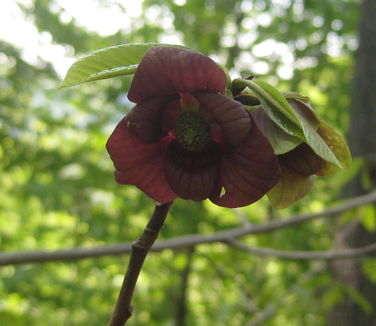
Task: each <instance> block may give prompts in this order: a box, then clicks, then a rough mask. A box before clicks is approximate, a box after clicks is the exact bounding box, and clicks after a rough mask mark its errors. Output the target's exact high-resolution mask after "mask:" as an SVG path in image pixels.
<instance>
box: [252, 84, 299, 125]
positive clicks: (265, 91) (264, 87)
mask: <svg viewBox="0 0 376 326" xmlns="http://www.w3.org/2000/svg"><path fill="white" fill-rule="evenodd" d="M250 82H251V84H255V85H257V86H258V87H256V86H255V85H253V88H252V90H253V91H254V92H255V93H257V94H258V95H260V96H262V97H263V98H264V99H265V100H266V101H267V102H268V103H269V104H271V105H273V106H274V107H276V108H277V109H278V110H279V111H280V112H281V113H282V114H284V116H285V117H286V118H288V119H289V120H290V121H291V122H292V123H294V124H296V125H298V126H299V119H298V117H297V116H296V113H295V111H294V109H293V108H292V107H291V106H290V104H289V103H288V102H287V100H286V99H285V98H284V97H283V95H282V94H281V93H280V92H279V91H278V90H277V89H276V88H275V87H273V86H272V85H270V84H268V83H265V82H263V81H260V80H253V81H250Z"/></svg>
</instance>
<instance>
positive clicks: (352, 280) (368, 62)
mask: <svg viewBox="0 0 376 326" xmlns="http://www.w3.org/2000/svg"><path fill="white" fill-rule="evenodd" d="M350 147H351V152H352V154H353V156H354V157H359V156H361V157H363V158H364V160H365V164H364V168H363V171H362V173H366V174H367V175H368V177H369V180H370V182H369V184H368V186H365V185H364V182H362V181H361V176H360V175H359V176H358V177H356V178H355V179H354V180H353V181H352V182H351V183H350V184H349V185H348V187H347V188H346V189H345V196H357V195H361V194H364V193H366V192H368V191H370V190H371V189H374V188H375V185H376V159H375V153H376V1H375V0H363V1H362V2H361V17H360V26H359V48H358V51H357V54H356V68H355V77H354V81H353V92H352V103H351V125H350ZM374 242H376V233H375V232H368V231H367V230H366V229H365V228H364V227H363V226H362V225H361V224H360V223H359V222H357V221H356V218H355V219H354V222H353V223H351V224H349V225H347V226H346V227H345V228H344V229H343V230H340V231H338V233H337V235H336V244H335V245H336V247H337V248H338V249H339V248H340V249H345V248H354V247H360V246H364V245H367V244H370V243H374ZM332 270H333V274H334V278H335V280H336V281H338V282H340V283H342V284H345V285H348V286H351V287H352V288H354V289H355V290H356V291H358V292H359V293H360V294H361V295H362V296H363V297H364V298H365V299H366V300H367V301H368V303H369V304H370V305H371V306H372V311H368V313H367V312H366V311H365V310H364V309H362V308H361V307H360V306H359V304H357V303H355V302H354V300H352V299H351V298H345V300H344V301H342V302H341V303H339V304H338V305H336V306H335V307H334V308H333V309H332V310H331V311H330V313H329V315H328V325H329V326H339V325H340V326H376V284H375V283H373V282H372V281H371V280H370V279H369V278H367V276H366V275H365V274H364V273H363V272H362V268H361V261H360V260H359V259H348V260H340V261H337V262H335V263H333V264H332Z"/></svg>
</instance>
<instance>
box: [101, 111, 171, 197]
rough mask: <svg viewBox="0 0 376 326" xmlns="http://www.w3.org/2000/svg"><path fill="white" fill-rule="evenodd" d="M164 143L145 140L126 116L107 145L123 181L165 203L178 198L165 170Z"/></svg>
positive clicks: (116, 176) (117, 172)
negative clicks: (133, 128)
mask: <svg viewBox="0 0 376 326" xmlns="http://www.w3.org/2000/svg"><path fill="white" fill-rule="evenodd" d="M164 146H165V145H164V144H163V141H162V142H159V143H155V144H145V143H144V142H142V141H141V140H140V139H139V138H138V137H137V136H135V135H134V133H133V131H132V130H131V129H130V128H128V127H127V118H124V119H123V120H121V121H120V123H119V124H118V125H117V126H116V128H115V130H114V132H113V133H112V135H111V136H110V138H109V139H108V141H107V144H106V147H107V151H108V153H109V154H110V157H111V159H112V161H113V162H114V165H115V168H116V171H115V178H116V181H117V182H118V183H120V184H130V185H135V186H137V187H138V188H139V189H141V190H142V191H143V192H145V193H146V194H147V195H148V196H149V197H151V198H153V199H154V200H156V201H159V202H162V203H165V202H170V201H172V200H174V199H175V198H177V195H176V194H175V193H174V192H173V191H172V190H171V188H170V186H169V185H168V183H167V181H166V177H165V173H164V153H165V151H164Z"/></svg>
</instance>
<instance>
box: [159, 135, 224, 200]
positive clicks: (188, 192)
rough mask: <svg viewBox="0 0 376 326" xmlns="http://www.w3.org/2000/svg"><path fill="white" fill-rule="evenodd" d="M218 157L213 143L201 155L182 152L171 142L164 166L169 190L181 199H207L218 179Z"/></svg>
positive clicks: (177, 145)
mask: <svg viewBox="0 0 376 326" xmlns="http://www.w3.org/2000/svg"><path fill="white" fill-rule="evenodd" d="M219 156H220V150H219V146H218V145H217V144H216V143H214V142H213V143H211V144H210V145H209V147H208V148H207V149H206V151H203V152H201V153H197V152H190V151H187V150H184V149H183V148H181V147H180V146H179V144H178V143H177V142H171V143H170V144H169V145H168V149H167V157H166V165H165V171H166V178H167V180H168V182H169V184H170V186H171V188H172V189H173V190H174V191H175V193H176V194H177V195H178V196H179V197H181V198H183V199H192V200H203V199H206V198H208V197H209V196H210V195H211V194H212V193H213V189H214V186H215V184H216V182H217V179H218V162H219Z"/></svg>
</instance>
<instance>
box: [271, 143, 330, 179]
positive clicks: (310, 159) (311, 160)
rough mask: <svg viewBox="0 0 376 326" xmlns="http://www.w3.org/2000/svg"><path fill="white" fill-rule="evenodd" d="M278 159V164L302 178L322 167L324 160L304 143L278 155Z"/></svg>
mask: <svg viewBox="0 0 376 326" xmlns="http://www.w3.org/2000/svg"><path fill="white" fill-rule="evenodd" d="M278 159H279V162H280V164H282V165H284V166H286V167H287V168H289V169H290V170H293V171H294V172H296V173H299V174H301V175H303V176H310V175H313V174H315V173H316V172H318V171H319V170H320V169H321V168H322V167H323V165H324V160H323V159H322V158H321V157H319V156H318V155H317V154H316V153H315V152H314V151H313V150H312V149H311V147H309V146H308V145H307V144H305V143H303V144H300V145H299V146H297V147H295V148H294V149H293V150H292V151H290V152H287V153H285V154H282V155H278Z"/></svg>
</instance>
